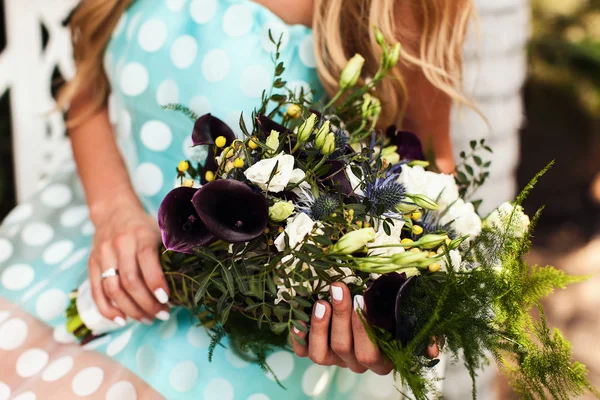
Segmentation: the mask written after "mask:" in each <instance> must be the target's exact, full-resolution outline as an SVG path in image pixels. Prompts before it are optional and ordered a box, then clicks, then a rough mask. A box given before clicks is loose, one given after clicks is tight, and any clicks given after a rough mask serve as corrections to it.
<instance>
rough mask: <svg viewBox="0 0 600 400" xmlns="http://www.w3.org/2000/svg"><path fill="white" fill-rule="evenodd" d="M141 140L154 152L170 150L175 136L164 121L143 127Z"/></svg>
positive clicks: (149, 122)
mask: <svg viewBox="0 0 600 400" xmlns="http://www.w3.org/2000/svg"><path fill="white" fill-rule="evenodd" d="M140 136H141V139H142V143H144V146H146V147H147V148H148V149H150V150H153V151H164V150H166V149H168V148H169V146H170V145H171V141H172V140H173V135H172V133H171V128H169V126H168V125H167V124H165V123H164V122H162V121H148V122H146V123H145V124H144V125H143V126H142V131H141V134H140Z"/></svg>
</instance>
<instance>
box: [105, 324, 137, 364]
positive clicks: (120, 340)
mask: <svg viewBox="0 0 600 400" xmlns="http://www.w3.org/2000/svg"><path fill="white" fill-rule="evenodd" d="M132 334H133V330H132V329H128V330H126V331H125V332H123V333H122V334H121V335H119V336H118V337H117V338H115V340H113V341H112V342H110V344H109V345H108V346H107V347H106V354H108V355H109V356H111V357H112V356H115V355H117V354H119V353H120V352H121V351H122V350H123V349H124V348H125V347H126V346H127V344H128V343H129V341H130V340H131V335H132Z"/></svg>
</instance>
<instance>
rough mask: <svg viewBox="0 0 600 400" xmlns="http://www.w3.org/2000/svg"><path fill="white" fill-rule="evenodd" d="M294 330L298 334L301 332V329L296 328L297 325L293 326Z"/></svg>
mask: <svg viewBox="0 0 600 400" xmlns="http://www.w3.org/2000/svg"><path fill="white" fill-rule="evenodd" d="M292 330H293V331H294V333H295V334H296V335H297V334H299V333H300V329H298V328H296V327H295V326H294V327H292Z"/></svg>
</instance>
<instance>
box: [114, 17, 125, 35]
mask: <svg viewBox="0 0 600 400" xmlns="http://www.w3.org/2000/svg"><path fill="white" fill-rule="evenodd" d="M126 22H127V13H123V14H121V18H119V22H117V26H115V29H114V30H113V32H112V37H113V38H115V37H117V36H119V35H120V34H121V32H123V29H124V28H125V24H126Z"/></svg>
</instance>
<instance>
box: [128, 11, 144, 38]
mask: <svg viewBox="0 0 600 400" xmlns="http://www.w3.org/2000/svg"><path fill="white" fill-rule="evenodd" d="M140 18H142V13H141V12H139V13H137V14H135V15H134V16H133V17H132V18H131V20H130V21H129V26H128V27H127V40H129V41H131V39H132V38H133V35H134V34H135V30H136V28H137V25H138V23H139V22H140Z"/></svg>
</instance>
